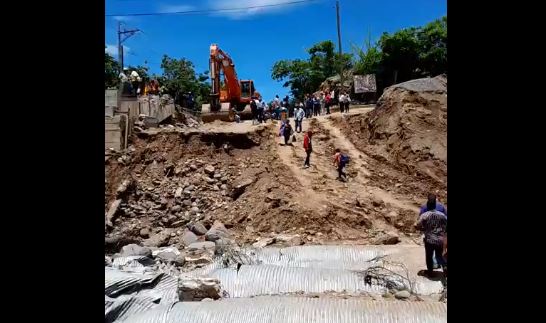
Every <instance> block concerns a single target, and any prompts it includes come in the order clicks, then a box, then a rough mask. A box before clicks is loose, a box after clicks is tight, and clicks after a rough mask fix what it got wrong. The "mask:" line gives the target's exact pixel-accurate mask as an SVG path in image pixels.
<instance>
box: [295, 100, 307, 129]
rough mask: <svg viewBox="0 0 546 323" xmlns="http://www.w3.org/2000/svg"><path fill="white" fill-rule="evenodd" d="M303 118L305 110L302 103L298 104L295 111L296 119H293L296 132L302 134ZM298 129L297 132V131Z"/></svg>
mask: <svg viewBox="0 0 546 323" xmlns="http://www.w3.org/2000/svg"><path fill="white" fill-rule="evenodd" d="M304 117H305V110H303V103H301V102H300V104H298V108H297V109H296V117H295V120H296V132H298V133H299V132H302V127H301V126H302V123H303V118H304ZM298 129H299V131H298Z"/></svg>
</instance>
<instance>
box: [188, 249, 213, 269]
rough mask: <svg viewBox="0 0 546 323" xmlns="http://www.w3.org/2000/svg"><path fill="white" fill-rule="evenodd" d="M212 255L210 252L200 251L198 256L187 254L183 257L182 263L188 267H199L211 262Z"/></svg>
mask: <svg viewBox="0 0 546 323" xmlns="http://www.w3.org/2000/svg"><path fill="white" fill-rule="evenodd" d="M213 255H214V253H213V252H210V251H202V252H201V253H200V254H189V255H186V256H185V257H184V262H185V263H187V264H189V265H194V266H197V267H201V266H202V265H206V264H210V263H211V262H212V258H213Z"/></svg>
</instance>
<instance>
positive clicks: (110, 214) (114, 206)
mask: <svg viewBox="0 0 546 323" xmlns="http://www.w3.org/2000/svg"><path fill="white" fill-rule="evenodd" d="M120 204H121V199H117V200H115V201H114V202H112V204H111V205H110V208H109V209H108V212H107V213H106V225H107V226H110V227H112V226H113V224H112V221H113V220H114V216H115V215H116V213H117V211H118V209H119V205H120Z"/></svg>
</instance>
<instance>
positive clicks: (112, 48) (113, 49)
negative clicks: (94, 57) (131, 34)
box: [104, 44, 131, 58]
mask: <svg viewBox="0 0 546 323" xmlns="http://www.w3.org/2000/svg"><path fill="white" fill-rule="evenodd" d="M104 51H105V52H107V53H108V54H110V55H111V56H112V57H115V58H117V57H118V46H117V45H111V44H106V48H105V49H104ZM130 51H131V49H130V48H129V47H127V46H123V53H124V54H125V55H126V54H127V53H129V52H130ZM125 55H123V56H125Z"/></svg>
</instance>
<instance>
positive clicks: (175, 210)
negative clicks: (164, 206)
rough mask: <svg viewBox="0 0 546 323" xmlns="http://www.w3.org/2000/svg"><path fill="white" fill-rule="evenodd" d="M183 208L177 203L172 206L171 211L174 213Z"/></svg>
mask: <svg viewBox="0 0 546 323" xmlns="http://www.w3.org/2000/svg"><path fill="white" fill-rule="evenodd" d="M181 209H182V207H181V206H180V205H175V206H173V207H172V208H171V211H172V212H173V213H176V212H179V211H180V210H181Z"/></svg>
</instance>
